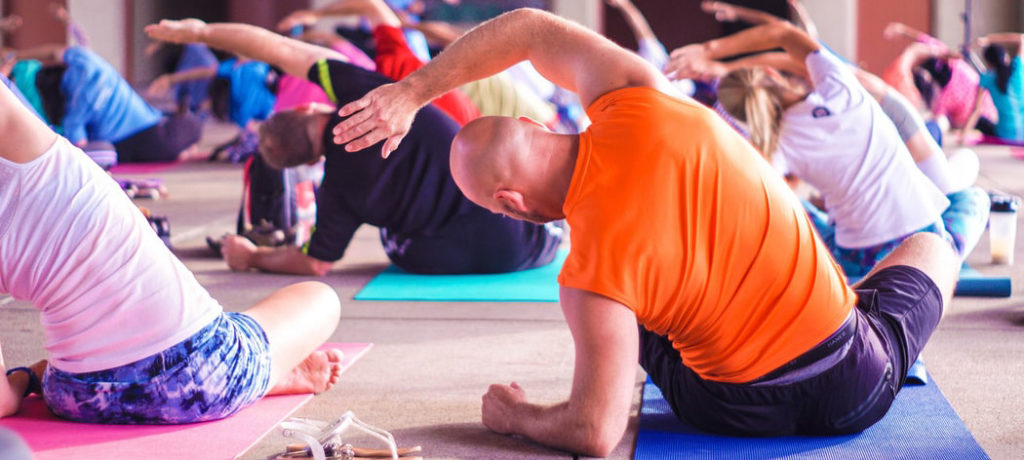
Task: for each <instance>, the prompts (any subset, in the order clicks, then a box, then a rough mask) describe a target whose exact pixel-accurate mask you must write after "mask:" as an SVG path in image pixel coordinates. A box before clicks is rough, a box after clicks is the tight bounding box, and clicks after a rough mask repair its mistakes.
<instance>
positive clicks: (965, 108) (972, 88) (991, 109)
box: [931, 59, 999, 128]
mask: <svg viewBox="0 0 1024 460" xmlns="http://www.w3.org/2000/svg"><path fill="white" fill-rule="evenodd" d="M949 66H950V69H951V70H952V72H951V76H950V79H949V83H947V84H946V87H945V88H942V90H940V91H939V92H938V94H936V95H935V98H934V99H933V100H932V107H931V109H932V113H934V114H935V115H945V116H946V117H947V118H949V124H950V126H952V127H954V128H963V127H964V125H966V124H967V120H968V119H969V118H970V116H971V111H973V110H974V100H975V98H976V97H977V94H978V73H977V72H975V71H974V69H973V68H972V67H971V65H970V64H968V63H967V62H966V61H964V60H963V59H949ZM981 116H983V117H985V118H988V119H989V120H992V121H996V119H997V118H998V117H999V114H998V112H996V106H995V105H994V104H992V98H991V97H990V96H989V95H988V93H987V92H986V93H985V95H984V96H982V99H981Z"/></svg>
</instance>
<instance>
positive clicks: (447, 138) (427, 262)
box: [146, 19, 562, 275]
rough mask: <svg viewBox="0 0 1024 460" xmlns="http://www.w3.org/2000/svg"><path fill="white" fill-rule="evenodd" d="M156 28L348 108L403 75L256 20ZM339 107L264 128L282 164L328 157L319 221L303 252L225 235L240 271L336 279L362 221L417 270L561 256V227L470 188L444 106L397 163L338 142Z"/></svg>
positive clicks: (263, 146) (275, 119)
mask: <svg viewBox="0 0 1024 460" xmlns="http://www.w3.org/2000/svg"><path fill="white" fill-rule="evenodd" d="M146 32H147V33H148V34H149V36H150V37H152V38H154V39H157V40H164V41H171V42H177V43H190V42H202V43H206V44H208V45H210V46H211V47H214V48H218V49H223V50H226V51H231V52H234V53H237V54H241V55H244V56H249V57H251V58H253V59H259V60H261V61H263V62H266V63H268V64H270V65H273V66H276V67H278V68H280V69H282V70H283V71H284V72H286V73H289V74H291V75H293V76H305V77H306V78H308V79H309V80H310V81H312V82H314V83H316V84H318V85H320V86H321V87H323V89H324V91H325V92H326V93H327V94H328V95H329V96H331V98H332V100H334V101H337V102H336V103H338V104H343V103H347V102H351V101H354V100H356V99H358V98H360V97H362V96H363V95H365V94H366V93H367V92H369V91H370V90H372V89H374V88H377V87H379V86H381V85H384V84H388V83H391V82H392V80H389V79H388V78H387V77H384V76H383V75H380V74H379V73H376V72H371V71H368V70H365V69H361V68H359V67H356V66H354V65H351V64H348V63H346V62H343V61H342V60H340V59H341V57H340V55H338V54H337V53H336V52H335V51H333V50H330V49H327V48H323V47H319V46H315V45H310V44H308V43H303V42H301V41H298V40H293V39H290V38H287V37H284V36H281V35H277V34H275V33H272V32H270V31H268V30H264V29H261V28H259V27H255V26H250V25H246V24H206V23H204V22H202V21H200V20H198V19H187V20H182V21H170V20H164V21H161V22H160V24H153V25H150V26H148V27H147V28H146ZM379 70H380V66H378V71H379ZM334 111H335V107H331V106H308V107H303V108H300V109H296V110H285V111H281V112H278V113H276V114H275V115H274V116H272V117H271V118H270V119H268V120H267V121H266V122H265V123H264V124H263V126H262V127H261V128H260V155H261V157H262V158H263V160H264V161H265V162H266V163H267V164H268V165H270V166H271V167H274V168H278V169H281V168H285V167H292V166H298V165H301V164H305V163H311V162H316V161H318V160H319V159H320V158H321V157H324V158H326V160H325V163H324V179H323V183H322V185H321V187H320V191H319V193H318V195H317V217H316V226H315V227H314V231H313V233H312V236H311V237H310V240H309V242H308V243H307V244H306V245H305V246H304V247H302V248H297V247H294V246H282V247H277V248H271V247H256V246H254V245H253V244H252V243H251V242H250V241H249V240H247V239H245V238H243V237H239V236H228V237H225V239H224V240H223V242H224V246H223V254H224V258H225V260H226V261H227V263H228V266H230V267H231V268H232V269H234V270H249V269H259V270H264V271H268V272H274V273H294V274H306V275H323V274H326V273H327V272H328V271H330V269H331V268H332V267H333V265H334V262H335V261H337V260H339V259H341V258H342V257H343V256H344V254H345V250H346V249H347V248H348V244H349V242H350V241H351V240H352V237H353V236H354V234H355V232H356V229H358V228H359V226H361V225H362V224H363V223H368V224H370V225H374V226H376V227H379V228H380V236H381V243H382V244H383V245H384V251H385V252H386V253H387V255H388V258H389V259H390V260H391V261H392V262H393V263H394V264H395V265H396V266H398V267H399V268H401V269H403V270H406V271H409V272H414V273H425V274H438V273H501V272H511V271H517V270H524V269H527V268H533V267H538V266H541V265H545V264H547V263H550V262H551V261H552V260H554V257H555V255H556V253H557V249H558V246H559V244H560V243H561V241H562V229H561V228H560V227H558V226H557V225H555V224H551V225H537V224H532V223H527V222H519V221H516V220H512V219H506V218H504V217H503V216H500V215H496V214H493V213H491V212H489V211H487V210H486V209H484V208H481V207H480V206H477V205H475V204H473V203H472V202H471V201H469V200H468V199H466V197H465V196H463V195H462V193H460V192H459V189H458V187H456V185H455V182H454V181H453V180H452V176H451V172H450V170H449V164H448V155H449V149H450V147H451V142H452V138H454V137H455V133H456V132H457V131H458V125H457V124H456V123H455V121H453V120H452V119H451V118H450V117H448V116H447V115H444V114H443V113H442V112H441V111H440V110H439V109H438V108H436V107H430V108H429V109H427V110H424V111H423V113H422V114H421V116H420V117H419V118H418V119H417V120H416V123H415V124H414V126H413V132H412V134H411V135H410V138H415V141H413V142H408V143H406V145H405V146H403V149H402V150H401V151H400V152H399V153H397V154H396V158H394V160H393V161H384V160H383V159H381V158H380V157H379V156H377V155H376V154H375V153H374V152H372V151H369V150H368V151H366V152H359V153H357V154H350V153H347V152H344V151H342V149H341V147H339V146H336V145H334V144H332V143H331V142H330V136H331V134H330V131H329V130H328V129H327V128H328V127H329V126H333V125H334V124H336V123H337V122H338V121H339V120H338V118H337V117H336V116H335V114H334Z"/></svg>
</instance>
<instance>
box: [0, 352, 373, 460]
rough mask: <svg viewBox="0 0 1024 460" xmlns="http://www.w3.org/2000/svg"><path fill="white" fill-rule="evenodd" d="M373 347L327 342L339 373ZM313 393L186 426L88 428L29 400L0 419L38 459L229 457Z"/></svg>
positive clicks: (273, 399) (270, 400)
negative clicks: (338, 358)
mask: <svg viewBox="0 0 1024 460" xmlns="http://www.w3.org/2000/svg"><path fill="white" fill-rule="evenodd" d="M372 346H373V344H372V343H328V344H325V345H324V346H323V347H321V349H323V348H338V349H341V350H342V351H344V352H345V359H344V361H343V362H342V371H344V370H345V369H348V368H349V366H351V365H352V363H353V362H355V361H356V360H357V359H359V358H361V357H362V356H363V355H364V354H366V352H367V351H369V350H370V347H372ZM312 397H313V396H312V395H289V396H270V397H266V398H263V399H262V400H260V401H259V402H257V403H256V404H253V405H252V406H250V407H248V408H246V409H245V410H243V411H241V412H239V413H237V414H235V415H233V416H231V417H228V418H226V419H223V420H218V421H216V422H205V423H196V424H191V425H159V426H157V425H93V424H87V423H75V422H69V421H66V420H61V419H58V418H57V417H56V416H54V415H53V414H52V413H50V411H49V410H48V409H47V408H46V406H45V405H44V404H43V400H42V398H40V397H38V396H33V397H31V398H29V399H26V400H25V403H24V404H23V405H22V407H21V411H19V412H18V415H17V416H14V417H9V418H5V419H2V420H0V426H4V427H7V428H9V429H11V430H13V431H15V432H17V433H18V434H19V435H21V437H22V438H24V439H25V442H27V443H28V445H29V447H31V448H32V452H33V454H34V455H35V458H36V459H37V460H48V459H53V460H64V459H73V458H81V459H93V458H97V459H98V458H133V459H134V458H138V459H142V458H145V459H154V460H158V459H182V458H189V459H231V458H236V457H238V456H239V455H242V454H243V453H245V451H246V450H249V448H250V447H252V446H253V445H254V444H256V442H257V441H259V440H260V439H261V438H263V436H264V435H266V434H267V433H269V432H270V431H271V430H273V429H274V427H275V426H277V424H278V423H279V422H281V420H284V419H285V418H286V417H288V416H289V415H290V414H291V413H292V412H294V411H295V410H296V409H298V408H299V407H301V406H302V405H303V404H305V403H306V402H307V401H309V400H310V399H311V398H312Z"/></svg>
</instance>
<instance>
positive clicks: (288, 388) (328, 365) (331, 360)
mask: <svg viewBox="0 0 1024 460" xmlns="http://www.w3.org/2000/svg"><path fill="white" fill-rule="evenodd" d="M344 356H345V355H344V353H342V352H341V350H338V349H330V350H317V351H314V352H313V353H310V354H309V356H308V357H306V360H305V361H303V362H301V363H299V365H298V366H295V369H292V371H291V372H290V373H289V374H288V375H286V376H284V377H281V381H279V382H277V384H276V385H274V387H273V388H271V389H270V391H269V392H268V393H267V394H268V395H287V394H301V393H320V392H323V391H327V390H328V389H330V388H331V387H332V386H334V384H335V383H338V379H339V378H340V377H341V360H342V358H343V357H344Z"/></svg>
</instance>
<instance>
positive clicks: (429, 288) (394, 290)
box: [355, 249, 569, 302]
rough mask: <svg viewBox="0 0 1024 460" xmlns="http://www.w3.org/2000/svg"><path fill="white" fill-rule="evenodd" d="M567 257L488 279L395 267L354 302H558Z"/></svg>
mask: <svg viewBox="0 0 1024 460" xmlns="http://www.w3.org/2000/svg"><path fill="white" fill-rule="evenodd" d="M568 254H569V252H568V251H567V250H564V249H563V250H559V251H558V255H556V256H555V260H554V261H553V262H551V263H550V264H547V265H545V266H543V267H538V268H533V269H530V270H523V271H518V272H512V273H496V274H488V275H417V274H413V273H407V272H404V271H402V270H401V269H399V268H397V267H395V266H394V265H392V266H390V267H388V268H386V269H385V270H384V271H382V272H380V273H379V274H378V275H377V276H375V277H374V278H373V279H372V280H370V282H369V283H367V284H366V286H365V287H363V289H362V290H360V291H359V292H358V293H357V294H356V296H355V299H356V300H429V301H478V302H481V301H486V302H558V282H557V280H556V279H557V278H558V272H559V271H560V270H561V269H562V263H563V262H565V257H566V256H567V255H568Z"/></svg>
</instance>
